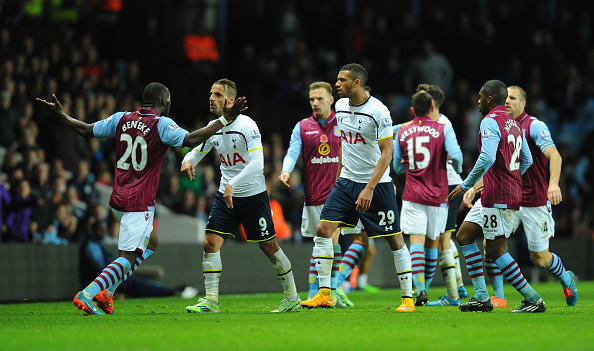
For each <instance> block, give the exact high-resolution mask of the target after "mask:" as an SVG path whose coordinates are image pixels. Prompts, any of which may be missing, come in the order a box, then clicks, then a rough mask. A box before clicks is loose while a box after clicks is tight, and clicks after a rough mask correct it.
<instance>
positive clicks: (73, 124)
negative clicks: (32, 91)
mask: <svg viewBox="0 0 594 351" xmlns="http://www.w3.org/2000/svg"><path fill="white" fill-rule="evenodd" d="M52 96H53V97H54V101H55V102H48V101H45V100H43V99H40V98H36V99H35V100H37V101H40V102H41V103H43V104H44V105H45V106H46V107H47V108H48V109H49V110H50V111H52V112H53V113H55V114H56V116H58V118H59V120H60V122H62V123H64V124H65V125H67V126H68V127H70V128H71V129H72V130H73V131H75V132H76V133H77V134H78V135H80V136H83V137H85V138H90V137H92V136H94V135H93V125H92V124H89V123H85V122H83V121H79V120H78V119H76V118H72V117H70V116H69V115H68V114H66V112H64V110H63V109H62V104H61V103H60V101H58V98H57V97H56V94H52Z"/></svg>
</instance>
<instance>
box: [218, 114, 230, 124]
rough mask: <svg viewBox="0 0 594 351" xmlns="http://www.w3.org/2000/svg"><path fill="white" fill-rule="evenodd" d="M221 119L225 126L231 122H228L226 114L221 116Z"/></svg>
mask: <svg viewBox="0 0 594 351" xmlns="http://www.w3.org/2000/svg"><path fill="white" fill-rule="evenodd" d="M219 121H221V123H223V127H224V126H226V125H227V124H229V122H227V119H226V118H225V116H221V117H219Z"/></svg>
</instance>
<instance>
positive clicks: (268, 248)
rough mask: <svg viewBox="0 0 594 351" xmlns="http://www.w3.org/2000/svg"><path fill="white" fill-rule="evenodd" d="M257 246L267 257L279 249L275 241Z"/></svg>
mask: <svg viewBox="0 0 594 351" xmlns="http://www.w3.org/2000/svg"><path fill="white" fill-rule="evenodd" d="M259 246H260V250H262V252H264V254H265V255H266V256H268V257H270V256H272V255H274V254H275V253H276V252H277V251H278V250H279V249H280V247H279V246H278V241H277V240H276V239H272V240H267V241H263V242H260V243H259Z"/></svg>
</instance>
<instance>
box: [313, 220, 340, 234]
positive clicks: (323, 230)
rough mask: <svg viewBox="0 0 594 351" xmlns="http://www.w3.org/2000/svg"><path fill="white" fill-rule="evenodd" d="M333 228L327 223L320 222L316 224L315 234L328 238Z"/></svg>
mask: <svg viewBox="0 0 594 351" xmlns="http://www.w3.org/2000/svg"><path fill="white" fill-rule="evenodd" d="M335 229H336V227H333V226H331V225H329V223H326V222H320V223H318V225H317V226H316V236H319V237H321V238H330V237H332V233H333V232H334V230H335Z"/></svg>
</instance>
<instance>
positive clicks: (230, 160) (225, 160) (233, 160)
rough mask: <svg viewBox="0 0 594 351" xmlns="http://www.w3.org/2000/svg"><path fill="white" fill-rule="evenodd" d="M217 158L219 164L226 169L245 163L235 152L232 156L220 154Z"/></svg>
mask: <svg viewBox="0 0 594 351" xmlns="http://www.w3.org/2000/svg"><path fill="white" fill-rule="evenodd" d="M219 156H220V158H221V163H222V164H224V165H225V166H227V167H233V166H235V165H236V164H238V163H240V162H241V163H246V162H245V160H244V159H243V157H241V155H240V154H238V153H237V152H235V153H233V155H230V154H220V155H219Z"/></svg>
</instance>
